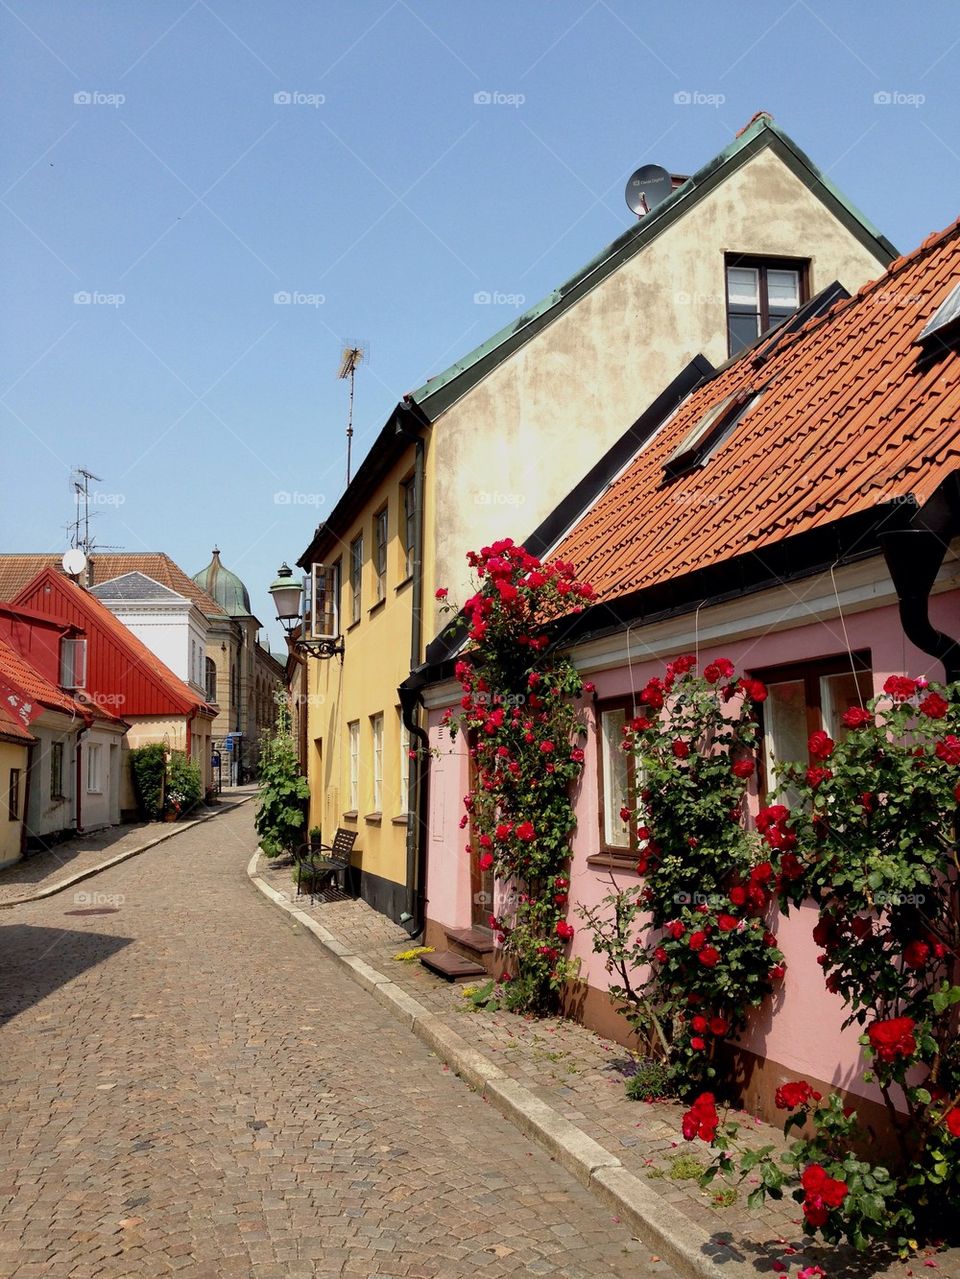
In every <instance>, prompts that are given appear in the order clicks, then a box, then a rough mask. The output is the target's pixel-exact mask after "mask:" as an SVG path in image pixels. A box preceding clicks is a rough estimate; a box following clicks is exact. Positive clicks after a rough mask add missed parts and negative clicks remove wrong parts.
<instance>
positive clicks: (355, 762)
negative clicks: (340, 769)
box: [347, 719, 360, 813]
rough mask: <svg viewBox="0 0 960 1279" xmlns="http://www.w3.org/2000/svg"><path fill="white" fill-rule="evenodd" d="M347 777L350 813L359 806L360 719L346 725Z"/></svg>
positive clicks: (355, 810)
mask: <svg viewBox="0 0 960 1279" xmlns="http://www.w3.org/2000/svg"><path fill="white" fill-rule="evenodd" d="M347 777H348V782H349V788H348V799H349V809H348V811H349V812H351V813H355V812H357V811H358V810H359V807H360V721H359V720H358V719H355V720H351V722H350V723H349V724H348V725H347Z"/></svg>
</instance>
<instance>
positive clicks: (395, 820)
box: [390, 813, 407, 826]
mask: <svg viewBox="0 0 960 1279" xmlns="http://www.w3.org/2000/svg"><path fill="white" fill-rule="evenodd" d="M390 822H391V825H393V826H406V825H407V814H406V813H399V814H398V815H397V816H396V817H391V818H390Z"/></svg>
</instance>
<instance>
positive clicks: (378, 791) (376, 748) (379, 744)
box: [370, 713, 383, 813]
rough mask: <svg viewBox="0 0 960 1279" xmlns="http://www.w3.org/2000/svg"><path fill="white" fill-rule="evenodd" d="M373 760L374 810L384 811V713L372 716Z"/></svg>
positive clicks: (376, 811)
mask: <svg viewBox="0 0 960 1279" xmlns="http://www.w3.org/2000/svg"><path fill="white" fill-rule="evenodd" d="M370 738H371V751H372V756H371V758H372V761H373V811H374V812H375V813H380V812H382V811H383V714H382V713H381V714H379V715H371V716H370Z"/></svg>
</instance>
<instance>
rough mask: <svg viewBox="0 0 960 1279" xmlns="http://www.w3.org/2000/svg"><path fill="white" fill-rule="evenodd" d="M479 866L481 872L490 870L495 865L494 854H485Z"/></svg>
mask: <svg viewBox="0 0 960 1279" xmlns="http://www.w3.org/2000/svg"><path fill="white" fill-rule="evenodd" d="M478 865H479V867H480V869H481V870H489V869H490V867H491V866H492V865H493V853H483V854H482V855H481V857H480V860H479V862H478Z"/></svg>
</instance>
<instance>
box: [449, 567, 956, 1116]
mask: <svg viewBox="0 0 960 1279" xmlns="http://www.w3.org/2000/svg"><path fill="white" fill-rule="evenodd" d="M931 618H932V620H933V623H934V625H935V626H939V627H941V628H942V629H943V630H944V631H946V632H947V633H948V634H954V633H956V631H957V630H958V629H960V626H958V623H960V591H951V592H946V593H944V594H941V595H939V596H936V597H935V598H934V599H933V600H932V602H931ZM845 620H846V636H847V639H848V641H849V644H850V647H851V649H854V650H860V649H866V650H869V651H870V655H871V664H872V670H873V679H874V691H875V692H876V693H879V692H880V691H881V689H882V686H883V683H884V681H885V680H886V678H887V676H888V675H891V674H907V675H912V676H917V675H926V676H927V677H928V678H930V679H934V680H939V679H942V678H943V670H942V667H941V666H940V664H939V663H938V662H935V661H934V660H933V659H932V658H930V657H929V656H928V655H926V654H924V653H922V652H920V651H919V650H918V649H916V648H914V647H913V646H912V645H911V644H909V643H908V641H907V640H906V638H905V636H904V634H903V630H902V627H901V625H900V620H899V616H898V612H897V609H896V607H895V606H890V607H883V608H877V609H873V610H870V611H866V612H862V613H857V614H853V615H852V616H849V617H847V618H846V619H845ZM845 649H846V644H845V642H844V633H843V629H842V626H841V624H840V622H839V620H838V619H836V618H826V619H823V620H816V621H811V622H809V623H807V624H804V625H798V626H795V627H792V628H791V629H789V630H782V631H778V632H775V633H771V634H766V635H762V636H759V637H756V636H754V637H751V638H748V639H740V640H737V641H735V642H726V643H724V644H722V645H720V646H717V647H712V648H709V649H706V648H705V649H703V650H701V652H700V654H699V657H700V661H701V665H704V664H706V663H707V662H708V661H710V660H711V659H712V658H715V657H719V656H724V657H729V658H730V659H731V660H732V661H733V662H734V663H735V664H736V666H737V669H738V671H749V670H759V669H761V668H763V667H769V666H777V665H782V664H786V663H793V662H798V661H804V660H813V659H816V658H824V657H832V656H835V655H836V654H838V653H842V652H844V651H845ZM636 651H637V652H638V653H641V654H642V652H643V648H642V645H641V644H640V643H639V639H638V642H637V645H636ZM677 651H678V650H676V649H667V648H664V649H663V650H662V654H661V656H659V657H658V658H657V659H656V660H649V659H644V658H643V657H642V656H641V657H639V658H637V659H635V660H634V661H633V662H632V666H631V669H628V668H626V667H618V668H616V669H611V670H606V671H601V672H599V673H591V674H590V679H592V680H593V682H594V684H595V685H596V689H597V697H598V699H599V700H601V701H603V700H605V699H607V698H613V697H623V696H625V695H627V696H629V695H630V694H631V692H633V691H638V690H639V689H641V688H642V687H643V685H644V684H645V683H646V681H647V680H648V679H649V678H650V676H652V675H659V674H662V671H663V664H664V662H665V661H667V660H668V659H669V658H670V656H673V655H676V652H677ZM585 713H586V718H587V721H588V729H589V731H588V734H587V740H586V743H585V750H586V763H585V767H584V772H583V777H582V781H581V785H580V790H579V794H578V796H577V820H578V825H577V831H576V834H575V836H574V840H573V858H572V863H571V874H570V879H571V910H570V915H569V918H570V921H571V922H572V923H573V924H574V925H575V926H577V933H576V936H575V937H574V940H573V943H572V954H573V955H575V956H577V957H579V959H580V961H581V973H582V976H583V977H584V978H585V979H586V980H587V981H588V982H589V983H590V985H591V986H594V987H597V988H599V989H604V988H605V987H606V984H607V983H606V974H605V972H604V968H603V961H602V958H601V957H600V956H597V955H595V954H593V951H592V947H591V939H590V934H589V932H588V931H587V929H586V928H585V927H584V926H582V921H580V920H579V918H578V915H577V907H578V906H580V905H588V906H594V905H596V904H597V903H598V902H600V901H601V900H602V899H603V898H604V897H605V896H606V895H607V894H608V893H610V892H611V889H612V886H611V881H610V872H609V871H607V870H598V869H597V868H594V867H591V866H588V865H587V862H586V859H587V857H588V856H589V855H590V854H592V853H595V852H597V851H598V842H599V795H598V786H597V776H598V772H597V746H598V742H597V735H596V732H595V726H594V722H593V712H592V708H590V707H589V706H588V707H587V710H586V712H585ZM441 715H442V711H435V712H431V715H430V736H431V742H432V744H433V745H434V746H435V747H437V748H438V749H439V751H440V758H439V759H437V760H435V761H434V764H433V766H432V770H431V788H430V793H431V831H430V849H429V857H428V898H429V904H428V915H429V917H430V918H431V919H433V920H436V921H438V922H441V923H443V924H446V925H448V926H452V925H465V924H468V923H469V921H470V866H469V857H468V856H467V853H466V852H465V844H466V839H465V834H466V832H464V831H461V830H460V829H459V826H458V823H459V820H460V818H461V816H462V815H463V811H464V810H463V796H464V795H465V794H466V793H467V790H468V771H467V758H466V751H465V748H464V745H463V742H462V739H460V738H458V739H457V740H456V742H455V743H454V744H453V745H452V746H451V743H450V739H449V735H448V734H447V733H446V732H445V731H444V730H442V729H440V727H439V721H440V718H441ZM753 799H754V804H756V802H757V797H756V796H754V797H753ZM616 879H617V882H618V884H620V885H628V884H631V883H637V882H639V881H638V877H637V876H635V875H630V874H623V873H619V872H618V873H617V875H616ZM815 922H816V910H815V908H814V906H813V905H812V904H808V905H806V906H804V907H803V908H802V909H801V910H799V911H797V912H794V913H792V914H791V915H790V916H788V917H786V918H784V917H783V916H778V917H777V922H776V931H777V934H778V940H779V944H780V948H781V950H782V951H783V953H784V955H785V957H786V961H787V975H786V977H785V979H784V981H783V983H782V985H781V988H780V990H779V991H778V992H777V995H776V997H775V998H774V999H773V1000H772V1001H770V1003H769V1004H768V1005H767V1006H765V1007H764V1008H762V1009H760V1010H759V1012H758V1014H757V1015H756V1016H755V1017H754V1019H753V1021H752V1024H751V1025H750V1027H749V1028H748V1031H747V1032H746V1034H745V1036H744V1038H743V1040H742V1043H743V1046H744V1047H745V1048H748V1049H749V1050H750V1051H752V1052H754V1053H756V1054H758V1055H759V1056H762V1057H765V1058H767V1059H768V1060H770V1061H772V1062H776V1063H777V1064H778V1065H779V1066H781V1067H783V1069H784V1071H785V1073H790V1074H795V1075H813V1076H816V1077H817V1078H819V1079H822V1080H825V1081H826V1082H828V1083H834V1084H837V1085H840V1086H842V1087H844V1088H847V1089H849V1090H850V1091H851V1092H854V1093H856V1094H858V1095H863V1096H868V1097H874V1098H875V1097H878V1096H879V1094H878V1093H877V1092H876V1090H875V1089H873V1088H871V1087H869V1086H868V1085H865V1084H864V1083H863V1082H862V1080H861V1075H862V1072H863V1069H864V1066H863V1062H862V1059H861V1050H860V1045H859V1043H858V1035H859V1033H860V1031H859V1028H858V1027H856V1026H853V1027H850V1028H848V1029H847V1030H843V1029H842V1022H843V1018H844V1010H843V1003H842V1001H841V1000H840V998H839V997H837V996H834V995H831V994H830V993H829V992H828V991H826V990H825V988H824V984H823V975H822V971H821V969H820V967H819V966H818V964H817V962H816V957H817V954H818V953H819V948H818V947H817V946H816V944H815V943H814V941H813V938H812V936H811V933H812V929H813V925H814V923H815Z"/></svg>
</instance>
